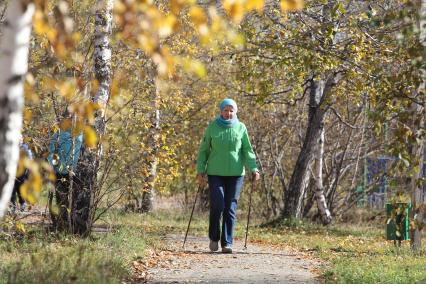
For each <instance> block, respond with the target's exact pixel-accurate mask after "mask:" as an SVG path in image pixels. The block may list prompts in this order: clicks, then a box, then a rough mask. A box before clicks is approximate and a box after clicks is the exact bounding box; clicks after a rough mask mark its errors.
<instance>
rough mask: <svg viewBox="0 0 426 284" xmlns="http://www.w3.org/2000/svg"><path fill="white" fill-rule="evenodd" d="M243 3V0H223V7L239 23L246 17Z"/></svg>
mask: <svg viewBox="0 0 426 284" xmlns="http://www.w3.org/2000/svg"><path fill="white" fill-rule="evenodd" d="M243 4H244V1H243V0H225V1H223V8H224V9H225V11H226V13H227V14H228V15H229V16H230V17H231V19H232V20H233V21H234V22H236V23H239V22H241V20H242V19H243V17H244V12H245V11H244V5H243Z"/></svg>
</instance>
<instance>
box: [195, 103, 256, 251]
mask: <svg viewBox="0 0 426 284" xmlns="http://www.w3.org/2000/svg"><path fill="white" fill-rule="evenodd" d="M219 108H220V115H219V116H218V117H217V118H216V119H215V120H213V121H211V122H210V123H209V125H208V127H207V129H206V131H205V133H204V137H203V140H202V141H201V145H200V148H199V151H198V158H197V173H198V182H199V184H200V186H204V184H205V183H206V177H207V178H208V184H209V188H210V218H209V238H210V245H209V248H210V250H211V251H217V250H218V249H219V241H220V243H221V247H222V252H223V253H232V245H233V240H234V227H235V221H236V212H237V203H238V198H239V197H240V190H241V188H242V185H243V181H244V174H245V170H244V164H245V165H246V166H247V168H248V169H249V171H250V173H251V175H252V178H253V181H257V180H259V178H260V175H259V171H258V169H257V166H256V156H255V154H254V152H253V149H252V146H251V144H250V140H249V136H248V133H247V128H246V126H245V125H244V124H243V123H242V122H240V121H239V120H238V118H237V111H238V108H237V104H236V102H235V101H234V100H232V99H224V100H223V101H222V102H221V104H220V106H219ZM222 215H223V220H222V233H221V230H220V227H221V226H220V219H221V217H222Z"/></svg>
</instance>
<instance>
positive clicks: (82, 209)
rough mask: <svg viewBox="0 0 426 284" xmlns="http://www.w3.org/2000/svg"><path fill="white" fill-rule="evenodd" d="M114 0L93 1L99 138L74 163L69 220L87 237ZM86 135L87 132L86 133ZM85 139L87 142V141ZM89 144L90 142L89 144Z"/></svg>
mask: <svg viewBox="0 0 426 284" xmlns="http://www.w3.org/2000/svg"><path fill="white" fill-rule="evenodd" d="M112 10H113V0H98V1H97V2H96V14H95V27H94V53H93V61H94V73H95V77H96V80H97V82H98V89H97V91H96V94H95V96H94V97H93V98H92V100H93V102H94V103H95V104H97V105H98V110H97V111H96V113H95V122H94V125H93V127H94V129H95V131H96V135H97V137H98V138H99V142H98V144H97V145H98V146H97V147H94V148H93V149H92V148H89V147H88V146H87V145H88V143H85V144H86V146H85V147H83V149H82V153H81V156H80V159H79V164H78V166H77V180H78V183H79V184H78V185H76V188H75V194H74V196H75V197H74V199H75V200H74V206H73V209H72V215H71V218H72V223H73V228H74V229H73V231H74V233H77V234H80V235H83V236H87V235H89V234H90V230H91V227H92V223H93V219H94V217H95V216H94V213H95V209H96V208H95V206H94V205H95V204H94V200H95V197H96V194H97V192H98V187H97V176H98V171H99V166H100V161H101V158H102V145H101V141H100V140H101V139H102V137H103V135H104V133H105V128H106V125H105V111H106V108H107V104H108V101H109V98H110V88H111V73H112V71H111V53H112V51H111V46H110V36H111V33H112V19H113V17H112ZM86 130H87V131H89V133H86V135H85V139H92V136H93V133H90V128H86ZM87 134H89V135H87ZM86 142H87V141H86ZM89 144H90V143H89Z"/></svg>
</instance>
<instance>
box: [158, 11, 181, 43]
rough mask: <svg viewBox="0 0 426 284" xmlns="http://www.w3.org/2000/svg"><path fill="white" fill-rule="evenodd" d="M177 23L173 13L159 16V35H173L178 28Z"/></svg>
mask: <svg viewBox="0 0 426 284" xmlns="http://www.w3.org/2000/svg"><path fill="white" fill-rule="evenodd" d="M177 24H178V22H177V20H176V17H175V16H174V15H173V14H170V15H167V16H165V17H160V18H158V20H157V21H156V27H157V29H158V35H159V36H160V37H162V38H164V37H167V36H169V35H171V34H172V32H173V31H175V30H176V28H177V26H178V25H177Z"/></svg>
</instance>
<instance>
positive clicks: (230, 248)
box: [222, 245, 232, 253]
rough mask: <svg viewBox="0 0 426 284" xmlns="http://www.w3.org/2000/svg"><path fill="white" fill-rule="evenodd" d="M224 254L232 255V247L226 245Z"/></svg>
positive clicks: (223, 249)
mask: <svg viewBox="0 0 426 284" xmlns="http://www.w3.org/2000/svg"><path fill="white" fill-rule="evenodd" d="M222 252H223V253H232V247H231V246H230V245H226V246H224V247H222Z"/></svg>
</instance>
